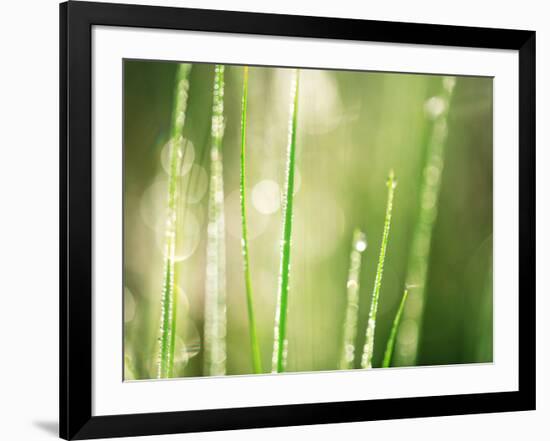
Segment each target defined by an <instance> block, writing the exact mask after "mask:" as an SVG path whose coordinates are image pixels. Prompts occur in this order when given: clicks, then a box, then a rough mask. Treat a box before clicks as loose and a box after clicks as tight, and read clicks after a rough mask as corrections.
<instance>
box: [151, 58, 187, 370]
mask: <svg viewBox="0 0 550 441" xmlns="http://www.w3.org/2000/svg"><path fill="white" fill-rule="evenodd" d="M190 71H191V65H190V64H180V65H179V66H178V69H177V73H176V87H175V98H174V107H173V111H172V129H171V139H170V140H171V142H170V160H169V161H170V162H169V164H170V173H169V178H168V208H167V214H166V226H165V233H164V262H163V281H162V297H161V317H160V331H159V337H158V339H159V344H160V348H159V357H158V363H157V378H167V377H168V376H169V374H170V372H172V369H173V364H174V350H173V349H174V348H173V346H172V336H173V335H174V334H175V333H176V321H175V320H174V311H173V309H174V279H175V265H174V263H175V258H174V257H175V251H176V225H177V212H178V189H179V180H180V177H179V174H180V173H179V169H180V167H181V161H182V158H183V138H182V132H183V126H184V123H185V112H186V109H187V96H188V91H189V72H190Z"/></svg>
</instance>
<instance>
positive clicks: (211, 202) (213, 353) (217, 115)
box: [204, 65, 227, 375]
mask: <svg viewBox="0 0 550 441" xmlns="http://www.w3.org/2000/svg"><path fill="white" fill-rule="evenodd" d="M224 70H225V68H224V66H222V65H216V66H215V70H214V94H213V103H212V126H211V147H210V187H209V194H208V227H207V228H208V231H207V245H206V287H205V288H206V289H205V295H206V299H205V323H204V351H205V352H204V373H205V375H225V363H226V323H227V318H226V314H227V312H226V280H225V276H226V275H225V266H226V262H225V258H226V257H225V215H224V190H223V161H222V140H223V133H224V128H225V122H224V116H223V107H224V85H225V83H224Z"/></svg>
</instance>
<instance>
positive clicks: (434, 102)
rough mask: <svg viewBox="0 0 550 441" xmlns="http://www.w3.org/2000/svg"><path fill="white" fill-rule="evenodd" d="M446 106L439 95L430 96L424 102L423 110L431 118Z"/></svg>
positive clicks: (435, 116)
mask: <svg viewBox="0 0 550 441" xmlns="http://www.w3.org/2000/svg"><path fill="white" fill-rule="evenodd" d="M446 106H447V104H446V103H445V100H444V99H443V98H441V97H439V96H432V97H431V98H428V100H427V101H426V103H425V104H424V110H425V111H426V114H427V115H428V116H429V117H430V118H431V119H436V118H437V117H438V116H439V115H441V114H442V113H443V112H444V111H445V108H446Z"/></svg>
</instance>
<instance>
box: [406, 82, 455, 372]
mask: <svg viewBox="0 0 550 441" xmlns="http://www.w3.org/2000/svg"><path fill="white" fill-rule="evenodd" d="M455 82H456V79H455V78H453V77H445V78H444V79H443V84H442V89H441V93H440V96H437V97H432V98H430V99H429V100H428V101H427V102H426V111H427V114H428V116H429V117H430V118H431V119H432V120H433V126H432V133H431V137H430V140H429V142H428V145H427V154H426V162H425V164H424V167H423V170H422V176H421V184H420V198H419V211H418V217H417V220H416V224H415V227H414V230H413V238H412V245H411V251H410V255H409V261H408V266H407V276H406V280H405V282H406V284H408V285H418V291H417V292H416V293H415V296H414V299H413V300H414V301H413V300H411V301H410V302H409V303H408V305H407V307H406V308H405V312H404V315H403V318H404V319H406V320H407V321H408V322H410V323H411V324H412V326H414V327H415V328H416V332H414V333H411V335H410V336H409V338H407V339H401V338H400V337H399V334H398V337H397V346H396V353H395V358H396V361H397V362H398V363H399V364H400V365H405V366H410V365H415V364H416V361H417V357H418V346H419V341H420V332H421V329H422V319H423V314H424V304H425V290H426V281H427V274H428V263H429V260H430V248H431V242H432V232H433V227H434V225H435V221H436V219H437V211H438V202H439V193H440V188H441V176H442V173H443V167H444V157H445V144H446V140H447V120H448V113H449V107H450V103H451V99H452V96H453V91H454V86H455ZM409 329H410V328H409Z"/></svg>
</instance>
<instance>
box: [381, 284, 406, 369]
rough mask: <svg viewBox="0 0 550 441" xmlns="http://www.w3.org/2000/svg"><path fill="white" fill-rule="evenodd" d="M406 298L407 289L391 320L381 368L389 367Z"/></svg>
mask: <svg viewBox="0 0 550 441" xmlns="http://www.w3.org/2000/svg"><path fill="white" fill-rule="evenodd" d="M408 296H409V288H408V287H406V288H405V291H404V292H403V297H402V298H401V302H400V303H399V308H398V309H397V313H396V314H395V318H394V319H393V324H392V327H391V331H390V336H389V338H388V343H387V345H386V352H384V361H383V362H382V367H385V368H386V367H390V366H391V360H392V356H393V349H394V347H395V337H397V330H398V329H399V325H400V323H401V317H402V315H403V310H404V309H405V303H406V302H407V297H408Z"/></svg>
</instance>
